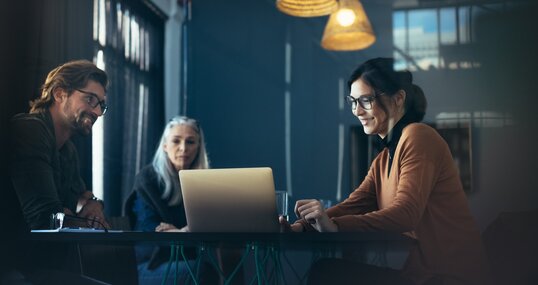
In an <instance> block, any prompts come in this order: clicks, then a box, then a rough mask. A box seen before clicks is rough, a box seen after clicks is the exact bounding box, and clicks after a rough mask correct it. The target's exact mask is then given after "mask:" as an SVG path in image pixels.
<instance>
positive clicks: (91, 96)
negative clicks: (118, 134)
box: [75, 88, 108, 116]
mask: <svg viewBox="0 0 538 285" xmlns="http://www.w3.org/2000/svg"><path fill="white" fill-rule="evenodd" d="M75 90H77V91H78V92H80V93H84V94H86V95H88V96H86V97H85V98H84V99H85V100H86V103H88V105H90V107H92V108H94V109H95V107H97V105H99V107H100V108H101V116H102V115H104V114H105V113H106V110H108V106H107V105H106V103H105V100H102V101H101V100H99V97H98V96H97V95H96V94H95V93H92V92H88V91H84V90H80V89H76V88H75Z"/></svg>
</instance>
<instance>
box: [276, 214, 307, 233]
mask: <svg viewBox="0 0 538 285" xmlns="http://www.w3.org/2000/svg"><path fill="white" fill-rule="evenodd" d="M278 221H279V223H280V232H281V233H288V232H303V231H304V227H303V225H302V224H300V223H294V224H290V223H289V222H288V220H286V219H285V218H284V217H282V216H280V217H278Z"/></svg>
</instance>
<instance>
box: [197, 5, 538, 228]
mask: <svg viewBox="0 0 538 285" xmlns="http://www.w3.org/2000/svg"><path fill="white" fill-rule="evenodd" d="M274 2H275V1H272V0H271V1H270V0H267V1H252V0H235V1H219V0H205V1H193V3H192V21H191V22H190V27H189V39H190V45H189V48H190V50H189V81H188V83H189V94H188V103H187V114H188V115H189V116H192V117H195V118H197V119H200V120H201V123H202V124H203V127H204V129H205V132H206V136H207V146H208V149H209V153H210V158H211V161H212V166H213V167H214V168H219V167H251V166H270V167H272V168H273V171H274V176H275V182H276V188H277V189H282V190H283V189H286V190H288V191H289V190H292V191H293V198H292V203H290V204H291V205H290V207H292V205H293V201H294V200H296V199H300V198H325V199H332V200H335V199H336V193H337V187H338V180H339V176H338V167H339V161H338V156H339V152H338V149H339V128H340V126H343V129H344V136H343V142H344V147H343V150H344V155H343V157H344V160H343V163H342V167H343V176H342V178H341V179H342V185H341V191H342V198H345V197H346V196H347V194H348V193H349V192H350V191H352V189H353V188H354V187H355V186H357V185H355V184H353V183H351V182H350V171H351V170H350V169H351V168H350V163H351V162H350V159H349V156H350V153H349V149H350V145H349V140H350V135H349V134H350V131H349V130H350V128H351V127H352V126H357V125H358V121H357V120H356V119H355V118H354V117H353V116H352V114H351V112H350V110H349V109H348V108H347V106H344V108H342V109H341V108H340V106H339V100H340V97H339V95H340V94H339V80H342V79H343V80H344V81H345V80H347V76H348V75H349V74H350V72H351V71H352V70H353V69H354V68H355V67H356V66H357V65H358V64H359V63H361V62H363V61H365V60H367V59H370V58H373V57H379V56H392V53H393V44H392V11H393V10H392V6H391V4H392V3H390V2H391V1H365V2H366V3H363V5H364V7H365V9H366V12H367V14H368V16H369V18H370V21H371V23H372V25H373V27H374V31H375V34H376V36H377V41H376V43H375V44H374V45H373V46H371V47H370V48H368V49H366V50H362V51H355V52H330V51H326V50H324V49H322V48H321V46H320V40H321V37H322V34H323V29H324V27H325V24H326V21H327V19H328V18H327V17H318V18H296V17H291V16H287V15H285V14H282V13H281V12H279V11H278V10H277V9H276V8H275V6H274ZM374 2H383V3H381V4H379V3H374ZM512 15H513V19H516V20H515V21H511V20H510V19H506V18H499V17H498V16H499V15H498V14H494V15H493V16H494V17H493V18H492V19H488V18H485V19H481V20H480V21H481V22H478V23H477V24H476V25H475V26H473V27H474V28H475V30H473V32H474V33H475V35H474V36H475V40H476V43H477V45H476V46H475V47H474V48H473V49H472V50H471V53H470V54H469V53H466V54H460V55H458V54H456V55H455V56H460V57H464V56H471V57H473V58H474V59H475V60H476V61H478V62H480V63H481V67H480V68H476V69H471V70H469V69H460V70H449V69H444V70H432V71H423V72H415V73H414V76H415V82H416V83H417V84H418V85H420V86H422V87H423V89H424V91H425V93H426V96H427V98H428V101H429V109H428V113H427V115H426V121H428V122H433V121H434V120H435V117H436V115H437V114H439V113H441V112H475V111H495V112H500V113H503V112H504V113H509V114H511V115H512V116H513V117H514V119H515V122H516V123H515V124H514V125H513V126H503V127H499V128H473V134H472V135H473V137H472V151H473V159H474V161H473V180H474V183H475V184H474V190H473V193H472V194H471V195H470V196H469V198H470V204H471V207H472V210H473V212H474V214H475V216H476V217H477V218H478V220H479V222H480V224H481V226H482V227H485V226H486V225H487V224H488V223H489V222H490V221H491V220H492V219H493V218H495V216H496V215H497V214H498V213H499V212H501V211H513V210H525V209H532V208H536V206H535V203H534V202H531V201H535V200H536V199H537V198H538V197H537V194H536V193H538V191H535V189H536V188H537V187H538V182H537V181H536V179H534V178H533V177H536V175H533V174H532V171H531V170H530V169H532V166H533V164H534V161H535V159H536V157H538V155H537V151H536V147H532V142H533V141H534V140H533V138H535V137H536V132H537V127H536V123H535V122H536V119H535V118H534V116H532V115H531V114H533V112H534V109H535V108H536V107H535V106H536V102H537V99H536V98H538V97H537V96H534V95H532V94H535V93H536V92H535V91H533V90H536V88H534V87H535V85H536V82H538V81H536V80H534V81H533V80H531V79H532V76H530V74H532V70H534V69H535V68H536V64H535V63H536V62H537V60H536V59H537V56H536V55H535V49H534V48H533V47H536V44H537V40H536V36H533V35H534V34H536V33H535V31H533V30H532V28H530V27H533V26H535V21H531V20H522V19H532V17H530V18H529V17H526V16H525V15H523V16H521V15H518V14H512ZM495 17H497V18H495ZM513 19H512V20H513ZM507 22H514V23H516V24H513V25H512V24H510V25H508V24H506V23H507ZM286 42H289V43H290V45H291V48H292V52H291V55H292V56H291V83H290V84H287V83H286V81H285V44H286ZM456 52H457V51H456ZM510 90H513V91H514V92H507V91H510ZM286 91H289V92H290V95H291V96H290V142H291V152H290V153H291V156H290V158H291V159H290V161H291V175H290V176H288V175H287V172H286V144H285V143H286V139H285V131H286V128H285V126H286V121H285V118H286V113H285V92H286ZM348 92H349V91H348V90H347V87H346V88H344V94H345V93H348ZM511 93H513V94H511ZM533 106H534V107H533ZM502 150H504V151H502ZM499 152H503V153H502V155H501V154H500V153H499ZM361 153H362V157H364V156H366V150H365V149H362V152H361ZM514 161H519V165H514V163H513V162H514ZM503 171H505V175H504V176H503V175H499V173H503ZM288 179H291V189H287V188H288V186H287V180H288ZM510 181H512V182H510ZM514 181H518V182H517V183H516V184H517V185H518V186H517V187H515V190H510V191H508V190H507V188H509V185H515V184H514V183H513V182H514ZM511 191H512V192H511Z"/></svg>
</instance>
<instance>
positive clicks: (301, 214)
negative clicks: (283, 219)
mask: <svg viewBox="0 0 538 285" xmlns="http://www.w3.org/2000/svg"><path fill="white" fill-rule="evenodd" d="M295 214H296V215H297V218H300V219H304V220H306V221H307V222H308V223H310V224H311V225H312V226H313V227H314V228H315V229H316V230H317V231H318V232H337V231H338V226H337V225H336V224H335V223H334V222H333V221H332V220H331V219H330V218H329V216H327V213H326V212H325V208H323V205H322V204H321V202H320V201H318V200H314V199H307V200H299V201H297V203H295Z"/></svg>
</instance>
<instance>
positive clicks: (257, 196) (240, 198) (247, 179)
mask: <svg viewBox="0 0 538 285" xmlns="http://www.w3.org/2000/svg"><path fill="white" fill-rule="evenodd" d="M179 180H180V184H181V191H182V194H183V202H184V205H185V214H186V216H187V224H188V225H189V230H190V231H191V232H278V231H279V223H278V215H277V210H276V201H275V186H274V181H273V172H272V170H271V168H268V167H260V168H225V169H189V170H181V171H179Z"/></svg>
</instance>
